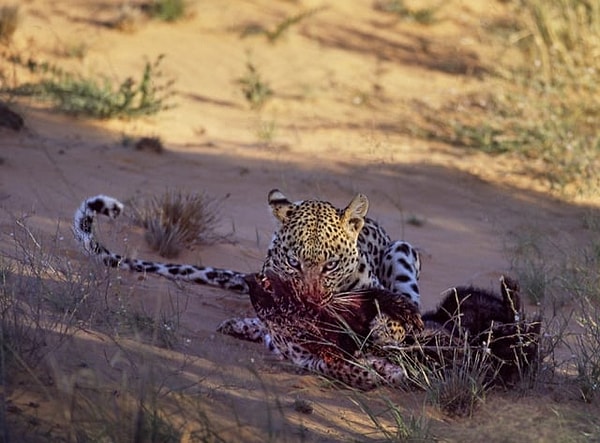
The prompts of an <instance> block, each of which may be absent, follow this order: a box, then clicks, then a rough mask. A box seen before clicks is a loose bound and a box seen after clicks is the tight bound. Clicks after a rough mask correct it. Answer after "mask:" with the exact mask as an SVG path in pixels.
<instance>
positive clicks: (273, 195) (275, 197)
mask: <svg viewBox="0 0 600 443" xmlns="http://www.w3.org/2000/svg"><path fill="white" fill-rule="evenodd" d="M268 201H269V206H270V207H271V210H272V211H273V215H274V216H275V218H276V219H277V220H278V221H279V222H281V223H285V222H286V221H287V220H288V219H289V218H290V216H291V215H292V213H293V212H294V209H295V206H296V205H295V204H294V203H292V202H291V201H290V200H289V199H288V198H287V197H286V196H285V195H283V193H282V192H281V191H280V190H279V189H273V190H271V192H269V197H268Z"/></svg>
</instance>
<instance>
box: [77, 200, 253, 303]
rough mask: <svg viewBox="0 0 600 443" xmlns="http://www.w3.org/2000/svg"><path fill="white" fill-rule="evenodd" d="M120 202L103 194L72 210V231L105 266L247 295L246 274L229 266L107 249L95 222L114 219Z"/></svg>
mask: <svg viewBox="0 0 600 443" xmlns="http://www.w3.org/2000/svg"><path fill="white" fill-rule="evenodd" d="M123 207H124V206H123V203H121V202H120V201H118V200H117V199H115V198H112V197H109V196H106V195H97V196H95V197H90V198H88V199H86V200H85V201H84V202H83V203H81V206H80V207H79V208H78V209H77V211H75V217H74V219H73V233H74V235H75V239H76V240H77V241H78V242H79V244H80V245H81V247H82V248H83V250H84V251H85V252H86V253H87V254H89V255H91V256H94V257H97V258H98V259H99V260H101V261H102V262H103V263H104V264H105V265H106V266H110V267H113V268H120V269H125V270H129V271H134V272H144V273H147V274H156V275H161V276H163V277H166V278H169V279H172V280H183V281H189V282H193V283H198V284H203V285H210V286H216V287H220V288H223V289H228V290H231V291H236V292H241V293H243V294H247V293H248V292H249V288H248V284H247V283H246V281H245V280H244V278H245V277H246V274H244V273H241V272H236V271H231V270H228V269H219V268H213V267H208V266H193V265H181V264H172V263H160V262H153V261H145V260H139V259H135V258H128V257H123V256H121V255H119V254H116V253H114V252H111V251H109V250H108V249H107V248H106V247H105V246H104V245H102V243H100V242H99V241H98V240H97V239H96V237H95V235H94V222H95V221H96V217H97V215H98V214H101V215H105V216H107V217H110V218H113V219H114V218H117V217H118V216H119V215H120V214H121V212H123Z"/></svg>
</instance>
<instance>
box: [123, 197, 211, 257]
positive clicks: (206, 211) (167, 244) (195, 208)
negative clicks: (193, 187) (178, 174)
mask: <svg viewBox="0 0 600 443" xmlns="http://www.w3.org/2000/svg"><path fill="white" fill-rule="evenodd" d="M132 206H133V210H134V218H135V220H136V222H137V223H139V224H140V225H142V226H143V227H144V228H145V229H146V230H147V232H146V235H145V237H146V241H147V242H148V244H149V245H150V247H151V248H152V249H154V250H156V251H158V253H159V254H160V255H161V256H163V257H175V256H177V255H178V254H179V253H180V252H181V250H182V249H183V248H185V247H186V246H190V245H192V244H194V243H197V242H202V241H210V240H211V237H212V236H213V233H214V231H213V229H214V227H215V226H216V224H217V222H218V220H219V204H218V202H217V200H215V199H214V198H211V197H208V196H207V195H206V194H199V193H183V192H182V191H170V190H167V191H166V192H165V193H164V194H162V195H161V196H158V197H153V198H151V199H149V200H147V201H144V202H142V203H141V204H134V205H132Z"/></svg>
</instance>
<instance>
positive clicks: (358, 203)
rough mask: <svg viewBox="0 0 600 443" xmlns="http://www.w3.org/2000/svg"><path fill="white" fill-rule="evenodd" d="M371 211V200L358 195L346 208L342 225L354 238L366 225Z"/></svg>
mask: <svg viewBox="0 0 600 443" xmlns="http://www.w3.org/2000/svg"><path fill="white" fill-rule="evenodd" d="M368 210H369V199H368V198H367V196H366V195H364V194H356V196H355V197H354V198H353V199H352V201H351V202H350V203H349V204H348V206H346V209H344V212H343V214H342V224H343V226H344V228H345V229H346V230H347V231H348V233H349V234H350V235H351V236H352V237H353V238H358V234H359V233H360V231H361V229H362V228H363V226H364V225H365V217H366V215H367V211H368Z"/></svg>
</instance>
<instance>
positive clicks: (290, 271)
mask: <svg viewBox="0 0 600 443" xmlns="http://www.w3.org/2000/svg"><path fill="white" fill-rule="evenodd" d="M268 201H269V206H270V207H271V209H272V211H273V215H274V216H275V219H276V221H277V224H278V227H277V229H276V231H275V234H274V236H273V241H272V242H271V246H270V248H269V251H268V254H267V258H266V260H265V264H264V267H263V273H266V272H273V273H275V274H276V275H279V276H281V277H282V278H285V279H286V280H289V281H291V282H292V284H293V285H294V286H295V287H296V288H298V290H300V291H302V288H306V289H307V290H308V288H310V291H307V292H310V293H317V294H320V296H322V297H323V301H322V302H326V301H327V300H326V299H327V298H329V297H331V296H333V295H334V294H336V293H338V292H340V291H343V290H347V289H350V288H352V287H354V285H355V284H356V283H357V282H358V280H359V274H360V272H361V271H362V270H361V269H360V265H359V263H360V252H359V249H358V246H357V240H358V235H359V233H360V231H361V229H362V228H363V226H364V223H365V216H366V214H367V210H368V208H369V201H368V199H367V197H366V196H364V195H363V194H357V195H356V196H355V197H354V198H353V199H352V201H351V202H350V203H349V204H348V206H347V207H346V208H344V209H338V208H336V207H335V206H333V205H332V204H331V203H329V202H326V201H319V200H307V201H300V202H291V201H290V200H288V198H287V197H286V196H285V195H283V194H282V193H281V192H280V191H279V190H276V189H275V190H272V191H271V192H270V193H269V197H268Z"/></svg>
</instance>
